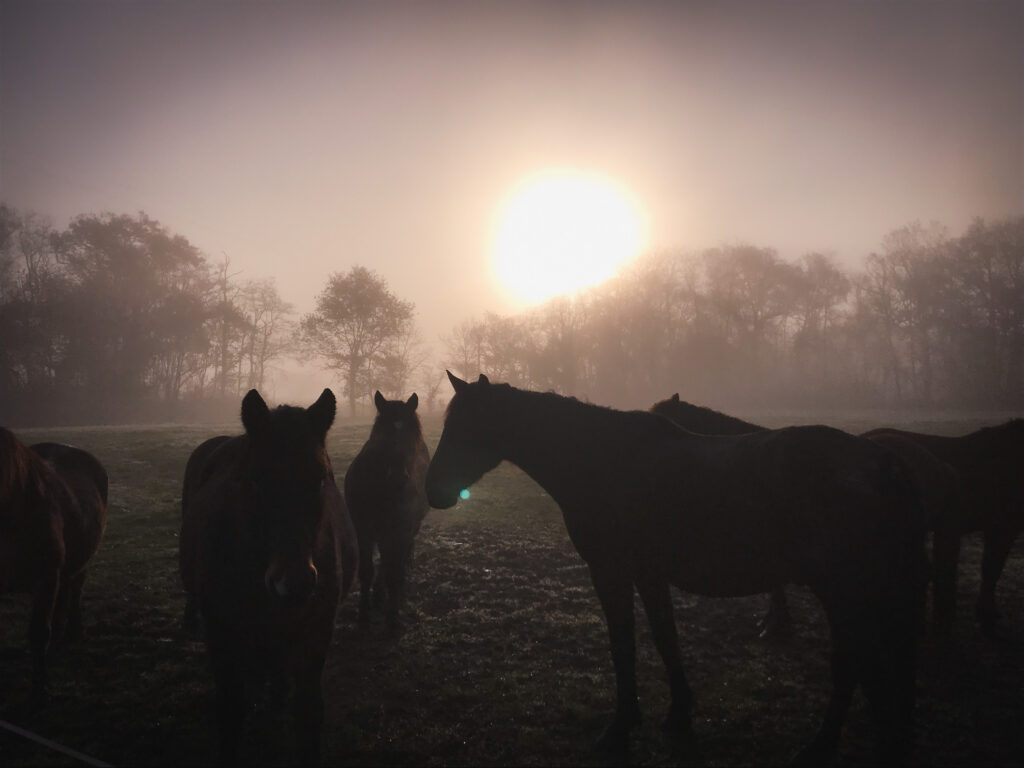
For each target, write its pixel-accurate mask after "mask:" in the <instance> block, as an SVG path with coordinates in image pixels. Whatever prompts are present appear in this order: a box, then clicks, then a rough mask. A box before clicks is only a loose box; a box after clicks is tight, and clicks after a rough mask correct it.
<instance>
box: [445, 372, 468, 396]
mask: <svg viewBox="0 0 1024 768" xmlns="http://www.w3.org/2000/svg"><path fill="white" fill-rule="evenodd" d="M445 373H447V374H448V381H450V382H451V383H452V389H454V390H455V394H459V392H461V391H462V390H464V389H465V388H466V387H467V386H469V385H468V384H467V383H466V382H464V381H463V380H462V379H460V378H459V377H458V376H456V375H455V374H454V373H452V372H451V371H448V370H446V371H445Z"/></svg>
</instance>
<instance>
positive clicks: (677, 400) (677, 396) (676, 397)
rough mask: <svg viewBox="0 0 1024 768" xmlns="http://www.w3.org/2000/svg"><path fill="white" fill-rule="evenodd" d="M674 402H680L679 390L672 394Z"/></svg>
mask: <svg viewBox="0 0 1024 768" xmlns="http://www.w3.org/2000/svg"><path fill="white" fill-rule="evenodd" d="M672 402H673V403H678V402H679V393H678V392H676V393H675V394H674V395H672Z"/></svg>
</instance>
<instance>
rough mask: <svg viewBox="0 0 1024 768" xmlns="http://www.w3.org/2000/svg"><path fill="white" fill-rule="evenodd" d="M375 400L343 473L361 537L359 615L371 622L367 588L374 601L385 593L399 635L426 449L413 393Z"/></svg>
mask: <svg viewBox="0 0 1024 768" xmlns="http://www.w3.org/2000/svg"><path fill="white" fill-rule="evenodd" d="M373 402H374V404H375V405H376V406H377V418H376V420H375V421H374V422H373V427H372V429H371V430H370V437H369V439H368V440H367V441H366V444H365V445H364V446H363V448H362V450H361V451H359V454H358V455H357V456H356V457H355V459H353V460H352V463H351V464H350V465H349V468H348V472H346V473H345V501H346V502H347V503H348V507H349V510H351V513H352V522H353V523H354V524H355V527H356V534H357V537H358V539H359V620H360V621H363V622H365V621H369V618H370V591H371V587H372V588H373V593H374V597H375V599H377V600H380V598H381V596H382V594H383V593H384V592H386V595H387V598H386V611H385V613H386V616H387V623H388V628H389V630H390V631H391V632H392V633H393V634H397V633H398V632H399V629H400V625H399V617H398V614H399V609H400V607H401V603H402V599H403V596H404V589H405V582H406V574H407V571H408V568H409V564H410V562H411V560H412V550H413V540H414V538H415V536H416V533H417V532H418V531H419V529H420V523H422V522H423V518H424V517H426V514H427V510H428V509H430V505H429V504H428V503H427V491H426V477H427V466H428V465H429V464H430V452H429V451H428V450H427V445H426V443H424V442H423V430H422V429H421V427H420V419H419V416H417V415H416V406H417V404H418V403H419V399H418V398H417V397H416V393H415V392H413V393H412V396H411V397H410V398H409V399H408V400H406V401H402V400H385V399H384V396H383V395H381V393H380V392H377V393H376V394H375V395H374V398H373ZM374 547H376V548H377V549H378V550H379V551H380V570H381V574H380V576H378V578H377V583H376V584H374V566H373V551H374ZM381 576H382V577H383V586H382V584H381Z"/></svg>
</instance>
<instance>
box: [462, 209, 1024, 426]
mask: <svg viewBox="0 0 1024 768" xmlns="http://www.w3.org/2000/svg"><path fill="white" fill-rule="evenodd" d="M445 362H446V363H447V364H448V365H449V366H450V367H452V368H453V370H455V371H457V372H458V373H459V374H461V375H462V376H464V377H474V376H475V375H476V374H477V372H479V371H483V372H486V373H487V374H488V375H489V376H491V377H492V378H493V379H495V380H499V381H500V380H507V381H510V382H513V383H516V384H519V385H522V386H527V387H531V388H535V389H553V390H556V391H558V392H562V393H567V394H575V395H577V396H579V397H582V398H586V399H589V400H592V401H594V402H597V403H603V404H615V405H620V406H623V407H645V406H646V405H649V404H650V403H653V402H654V401H656V400H659V399H662V398H664V397H667V396H669V395H671V394H672V393H673V392H679V393H680V394H681V396H682V397H683V398H684V399H688V400H692V401H694V402H698V403H705V404H713V405H717V406H719V407H727V406H733V407H736V406H750V407H807V406H813V407H842V406H858V407H878V406H896V407H950V408H966V407H971V408H1008V409H1020V408H1022V407H1024V367H1022V366H1024V216H1017V217H1013V218H1008V219H1004V220H998V221H985V220H982V219H976V220H975V221H974V222H973V223H972V224H971V225H970V226H969V227H968V229H967V230H966V231H965V232H964V233H963V234H961V235H960V236H958V237H950V236H948V235H947V234H946V232H945V231H944V229H943V228H942V227H940V226H939V225H931V226H922V225H920V224H912V225H909V226H906V227H903V228H901V229H898V230H896V231H893V232H891V233H890V234H888V235H887V236H885V237H884V238H883V241H882V246H881V248H880V250H879V251H878V252H876V253H872V254H870V255H869V256H868V257H867V258H866V260H865V261H864V263H863V266H862V268H861V269H860V270H858V271H854V272H851V271H847V270H844V269H842V268H840V267H839V266H838V265H837V264H836V263H835V261H834V260H833V259H831V258H830V257H829V256H827V255H825V254H821V253H811V254H807V255H805V256H804V257H803V258H801V259H800V260H799V261H796V262H792V261H787V260H785V259H783V258H781V257H780V256H779V254H778V253H777V252H776V251H775V250H773V249H772V248H765V247H757V246H752V245H731V246H726V247H721V248H714V249H710V250H706V251H703V252H700V253H691V254H674V253H670V254H659V255H654V256H651V257H648V258H645V259H643V260H641V261H640V262H639V263H637V264H636V265H635V266H634V267H633V268H632V269H630V270H629V271H628V272H627V273H625V274H623V275H621V276H619V277H617V278H616V279H613V280H611V281H608V282H607V283H604V284H602V285H601V286H598V287H597V288H596V289H594V290H592V291H589V292H587V293H585V294H583V295H580V296H578V297H576V298H572V299H569V298H558V299H555V300H553V301H550V302H549V303H547V304H545V305H543V306H541V307H539V308H537V309H535V310H533V311H530V312H527V313H525V314H522V315H517V316H513V317H501V316H498V315H494V314H489V315H486V316H484V317H483V318H480V319H476V320H471V321H467V322H464V323H462V324H461V325H459V326H458V327H457V328H456V329H455V330H454V331H453V332H452V333H451V334H450V335H449V336H448V337H447V338H446V339H445Z"/></svg>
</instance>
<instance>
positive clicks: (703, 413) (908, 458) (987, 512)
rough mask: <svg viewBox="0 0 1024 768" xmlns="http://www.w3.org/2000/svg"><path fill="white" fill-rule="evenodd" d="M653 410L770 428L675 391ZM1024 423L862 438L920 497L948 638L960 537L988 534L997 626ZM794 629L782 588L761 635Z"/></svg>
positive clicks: (985, 584)
mask: <svg viewBox="0 0 1024 768" xmlns="http://www.w3.org/2000/svg"><path fill="white" fill-rule="evenodd" d="M651 411H652V412H653V413H657V414H659V415H660V416H665V417H666V418H668V419H670V420H671V421H673V422H674V423H676V424H678V425H679V426H681V427H683V428H684V429H689V430H691V431H693V432H699V433H701V434H708V435H718V434H721V435H730V434H742V433H744V432H762V431H766V429H765V427H761V426H758V425H757V424H751V423H750V422H748V421H742V420H740V419H737V418H735V417H733V416H728V415H726V414H724V413H719V412H718V411H713V410H711V409H709V408H703V407H701V406H697V405H691V404H690V403H687V402H686V401H683V400H680V399H679V394H678V393H676V394H674V395H673V396H672V397H670V398H669V399H667V400H662V401H661V402H658V403H655V404H654V405H653V406H651ZM1022 424H1024V421H1022V420H1020V419H1017V420H1016V421H1015V422H1014V421H1011V422H1009V423H1007V424H1004V425H1003V426H1002V427H993V428H989V429H983V430H981V431H979V432H975V433H972V434H971V435H966V436H964V437H958V438H947V437H935V436H932V435H920V434H917V433H913V432H902V431H900V430H895V429H875V430H871V431H870V432H865V433H864V434H863V435H861V437H865V438H867V439H869V440H872V441H874V442H876V443H878V444H879V445H884V446H885V447H886V448H888V449H889V450H891V451H893V452H894V453H896V454H897V455H898V456H899V457H900V458H901V459H902V460H903V462H904V463H905V464H906V466H907V468H908V470H909V472H910V476H911V479H912V481H913V482H914V484H915V486H916V487H917V490H918V493H919V495H920V497H921V501H922V503H923V505H924V509H925V512H926V518H927V521H928V530H929V531H931V532H932V533H933V539H932V582H933V600H932V625H933V627H934V628H935V632H936V634H937V635H938V636H939V637H944V636H948V635H949V633H950V631H951V630H952V624H953V618H954V614H955V609H956V574H957V558H958V556H959V552H960V537H961V536H963V535H964V534H965V533H970V532H972V531H977V530H984V531H985V555H984V556H983V559H982V587H981V596H980V597H979V598H978V604H977V606H978V607H977V612H978V617H979V619H980V620H981V623H982V627H983V628H984V629H985V630H986V631H987V632H991V631H992V628H993V626H994V623H995V619H996V617H997V615H998V614H997V613H996V612H995V603H994V590H995V583H996V580H997V579H998V578H999V574H1000V573H1001V572H1002V569H1003V564H1004V563H1005V561H1006V555H1007V553H1008V552H1009V550H1010V547H1011V546H1012V544H1013V541H1014V539H1015V538H1016V535H1017V533H1018V532H1019V531H1020V528H1021V523H1022V522H1024V501H1022V499H1024V493H1022V490H1021V489H1022V487H1024V481H1022V480H1021V475H1020V472H1019V470H1017V469H1016V467H1019V466H1024V427H1022V426H1021V425H1022ZM972 463H973V466H974V467H975V469H974V470H973V471H969V470H968V469H967V467H968V465H970V464H972ZM961 480H962V481H963V483H961ZM1014 499H1016V501H1014ZM968 500H970V501H968ZM790 626H791V621H790V616H789V609H788V607H787V601H786V592H785V588H784V587H781V586H780V587H778V588H776V589H775V590H773V591H772V600H771V606H770V608H769V610H768V613H767V614H766V616H765V618H764V620H763V621H762V628H763V629H762V635H782V634H786V633H788V632H789V631H790Z"/></svg>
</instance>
